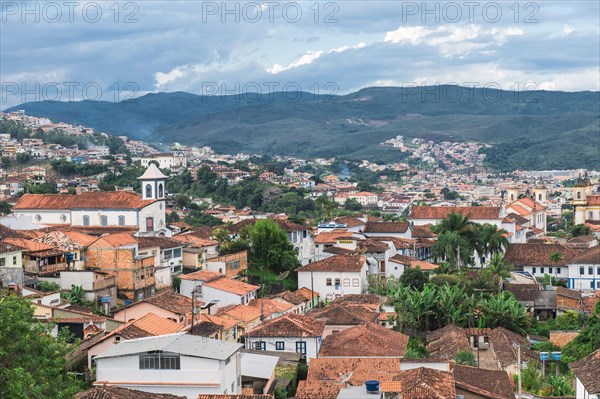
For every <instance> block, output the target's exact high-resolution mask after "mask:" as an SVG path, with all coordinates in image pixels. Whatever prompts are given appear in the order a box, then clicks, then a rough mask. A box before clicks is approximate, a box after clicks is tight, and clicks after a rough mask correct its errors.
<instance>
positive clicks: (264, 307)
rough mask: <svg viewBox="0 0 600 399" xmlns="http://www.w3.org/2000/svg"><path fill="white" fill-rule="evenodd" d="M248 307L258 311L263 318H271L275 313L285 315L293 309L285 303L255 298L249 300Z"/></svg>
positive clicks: (289, 304) (291, 305)
mask: <svg viewBox="0 0 600 399" xmlns="http://www.w3.org/2000/svg"><path fill="white" fill-rule="evenodd" d="M248 305H250V306H254V307H255V308H257V309H259V311H260V312H261V313H262V316H263V317H271V316H272V315H273V314H275V313H286V312H287V311H288V310H290V309H291V308H293V307H294V305H293V304H291V303H289V302H287V301H275V300H273V299H269V298H256V299H253V300H251V301H250V302H249V303H248Z"/></svg>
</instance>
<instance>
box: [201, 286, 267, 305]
mask: <svg viewBox="0 0 600 399" xmlns="http://www.w3.org/2000/svg"><path fill="white" fill-rule="evenodd" d="M254 298H256V291H254V292H251V293H250V294H246V295H244V296H242V295H238V294H233V293H231V292H226V291H222V290H218V289H216V288H212V287H208V286H206V285H203V287H202V297H201V300H202V301H203V302H210V301H219V302H218V306H219V307H220V308H221V307H223V306H227V305H247V304H248V302H250V301H251V300H252V299H254Z"/></svg>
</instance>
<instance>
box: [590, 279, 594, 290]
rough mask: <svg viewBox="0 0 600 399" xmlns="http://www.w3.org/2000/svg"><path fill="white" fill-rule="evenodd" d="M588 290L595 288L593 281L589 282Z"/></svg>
mask: <svg viewBox="0 0 600 399" xmlns="http://www.w3.org/2000/svg"><path fill="white" fill-rule="evenodd" d="M590 288H595V284H594V280H592V281H590Z"/></svg>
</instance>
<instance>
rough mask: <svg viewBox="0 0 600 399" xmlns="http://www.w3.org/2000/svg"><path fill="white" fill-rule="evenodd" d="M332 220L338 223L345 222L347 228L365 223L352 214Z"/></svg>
mask: <svg viewBox="0 0 600 399" xmlns="http://www.w3.org/2000/svg"><path fill="white" fill-rule="evenodd" d="M334 222H336V223H340V224H345V225H346V226H348V227H349V228H352V227H358V226H362V225H364V224H365V222H363V221H362V220H360V219H358V218H355V217H353V216H342V217H339V218H336V219H334Z"/></svg>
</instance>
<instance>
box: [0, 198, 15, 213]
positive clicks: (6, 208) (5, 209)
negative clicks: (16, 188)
mask: <svg viewBox="0 0 600 399" xmlns="http://www.w3.org/2000/svg"><path fill="white" fill-rule="evenodd" d="M11 208H12V205H11V204H9V203H8V202H6V201H0V214H2V215H8V214H9V213H10V210H11Z"/></svg>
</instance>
